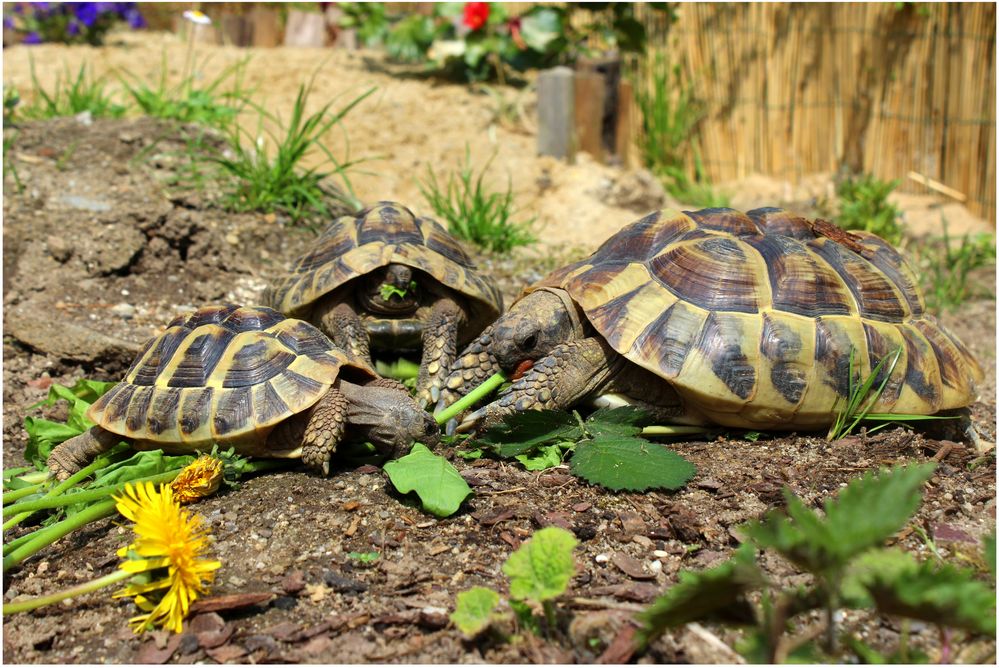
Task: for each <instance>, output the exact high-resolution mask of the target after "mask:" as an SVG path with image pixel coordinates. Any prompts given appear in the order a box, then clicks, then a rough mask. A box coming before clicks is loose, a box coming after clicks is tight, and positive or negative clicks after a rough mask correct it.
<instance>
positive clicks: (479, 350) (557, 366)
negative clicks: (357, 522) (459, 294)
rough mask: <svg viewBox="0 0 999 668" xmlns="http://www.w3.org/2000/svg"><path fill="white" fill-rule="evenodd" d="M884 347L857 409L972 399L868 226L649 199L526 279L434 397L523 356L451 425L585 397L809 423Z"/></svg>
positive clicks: (911, 282) (454, 394) (669, 411)
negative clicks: (551, 268)
mask: <svg viewBox="0 0 999 668" xmlns="http://www.w3.org/2000/svg"><path fill="white" fill-rule="evenodd" d="M899 347H901V356H900V357H899V359H898V362H897V365H896V368H895V371H894V373H893V374H892V376H891V377H890V379H889V381H888V383H887V386H886V388H885V390H884V392H883V394H882V395H881V397H880V399H879V400H878V402H877V403H876V404H875V405H874V407H873V411H874V412H879V413H910V414H932V413H936V412H938V411H941V410H944V409H953V408H959V407H963V406H967V405H968V404H969V403H971V402H973V401H974V400H975V397H976V390H975V382H976V381H980V380H981V378H982V370H981V368H980V367H979V365H978V364H977V362H976V361H975V360H974V358H973V357H972V356H971V354H970V353H969V351H968V349H967V348H965V346H964V345H963V344H962V343H961V341H959V340H958V339H957V337H955V336H954V335H953V334H951V333H950V332H948V331H947V330H946V329H945V328H944V327H943V326H942V325H940V323H938V322H937V321H936V319H934V318H933V316H931V315H929V314H927V313H925V312H924V304H923V298H922V295H921V294H920V291H919V288H918V287H917V281H916V277H915V275H914V274H913V271H912V269H911V268H910V267H909V266H908V264H906V262H905V261H904V260H903V259H902V257H901V256H900V255H899V253H898V252H896V251H895V250H894V249H893V248H892V247H891V246H890V245H889V244H888V243H887V242H885V241H883V240H882V239H880V238H879V237H877V236H875V235H873V234H869V233H865V232H844V231H842V230H841V229H839V228H838V227H836V226H835V225H833V224H832V223H828V222H826V221H821V220H818V221H814V222H811V221H808V220H805V219H804V218H801V217H799V216H796V215H794V214H792V213H789V212H785V211H782V210H780V209H774V208H764V209H756V210H755V211H750V212H748V213H740V212H738V211H734V210H732V209H704V210H701V211H687V212H683V213H680V212H677V211H659V212H655V213H652V214H651V215H649V216H647V217H645V218H642V219H641V220H639V221H637V222H635V223H633V224H631V225H629V226H627V227H625V228H624V229H622V230H621V231H620V232H618V233H617V234H615V235H614V236H612V237H611V238H610V239H608V240H607V241H606V242H605V243H604V244H603V245H602V246H601V247H600V248H599V249H598V250H597V251H596V252H595V253H593V254H592V255H591V256H590V257H588V258H586V259H585V260H582V261H580V262H576V263H575V264H570V265H568V266H566V267H564V268H562V269H559V270H556V271H555V272H553V273H552V274H551V275H549V276H548V277H547V278H545V279H543V280H542V281H540V282H539V283H537V284H535V285H533V286H531V287H529V288H527V290H526V291H525V294H524V295H522V296H521V298H520V299H519V300H518V301H517V302H515V303H514V304H513V306H512V307H511V308H510V310H509V312H507V313H506V314H505V315H504V316H503V317H502V318H501V319H499V320H498V321H497V322H496V323H494V324H493V325H492V326H491V327H489V328H488V329H486V330H485V331H484V332H483V333H482V335H481V336H480V337H479V338H478V339H477V340H476V341H474V342H473V343H472V344H471V345H470V346H469V347H468V348H467V349H466V350H465V351H464V352H463V353H462V354H461V355H460V356H459V358H458V359H457V360H456V362H455V365H454V366H453V368H452V370H451V372H450V374H449V376H448V378H447V380H446V381H445V389H444V390H443V393H442V398H441V400H440V402H439V404H438V409H440V408H442V407H444V406H446V405H448V404H450V403H453V402H454V401H455V400H456V399H457V398H458V397H459V396H461V395H463V394H466V393H467V392H468V391H469V389H470V388H472V387H474V386H475V385H478V384H479V383H480V382H481V381H482V380H483V379H485V378H486V377H488V376H489V375H491V374H492V373H493V372H495V371H499V370H503V371H505V372H507V373H510V372H512V371H514V370H515V369H518V367H520V369H523V368H524V367H525V366H528V365H532V368H531V369H530V370H529V371H527V373H525V374H524V375H523V376H522V377H521V378H519V379H518V380H516V381H515V382H514V383H513V385H512V386H511V387H510V388H509V390H508V391H507V392H506V393H505V394H503V395H502V396H501V397H500V398H499V399H497V400H496V401H494V402H493V403H491V404H489V405H488V406H486V407H485V408H483V409H480V410H479V411H477V412H475V413H473V414H472V415H471V416H469V417H468V418H466V421H465V422H464V423H463V425H462V428H468V427H470V426H472V425H473V424H475V423H476V422H477V421H479V420H481V419H482V418H484V417H485V418H490V421H492V419H495V418H498V417H500V416H502V415H505V414H507V413H510V412H513V411H515V410H525V409H543V408H565V407H568V406H571V405H573V404H575V403H577V402H581V401H583V400H587V399H594V398H596V397H601V398H602V404H603V405H608V404H614V403H620V402H621V401H625V402H627V403H632V404H637V405H639V406H644V407H646V408H648V409H650V410H652V412H653V413H654V414H656V416H657V417H659V418H660V419H669V420H670V421H672V422H674V423H680V424H684V423H685V424H709V423H710V424H719V425H724V426H729V427H740V428H750V429H809V428H819V427H824V426H827V425H829V424H830V423H832V421H833V420H834V418H835V415H836V412H837V410H838V409H839V408H840V407H841V406H842V405H843V400H844V397H846V395H847V394H848V392H849V388H850V384H851V377H852V379H853V381H854V382H856V380H857V379H858V378H859V377H867V376H869V375H870V373H871V369H872V368H874V367H875V366H876V365H877V363H878V361H879V360H881V359H882V358H885V357H886V356H888V355H890V354H893V353H894V351H895V350H896V349H897V348H899ZM851 351H853V358H854V362H853V369H852V370H851ZM886 369H887V364H886V365H885V367H883V368H882V371H881V374H884V373H885V372H886ZM664 381H665V382H664ZM880 381H881V378H879V379H878V382H879V383H880ZM448 428H449V430H453V428H454V423H453V422H452V423H451V424H450V425H449V427H448Z"/></svg>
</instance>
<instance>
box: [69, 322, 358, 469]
mask: <svg viewBox="0 0 999 668" xmlns="http://www.w3.org/2000/svg"><path fill="white" fill-rule="evenodd" d="M348 366H349V367H351V368H356V369H357V370H358V371H359V372H361V373H362V374H363V375H366V376H371V377H374V372H372V371H371V370H370V369H368V368H367V367H366V366H365V365H364V364H363V363H362V362H360V361H358V360H355V359H353V358H351V357H349V356H348V355H347V353H345V352H343V351H341V350H339V349H338V348H336V347H335V346H334V345H333V344H332V342H331V341H330V340H329V339H328V338H327V337H326V335H324V334H323V333H322V332H320V331H319V330H318V329H316V328H315V327H313V326H312V325H310V324H309V323H307V322H303V321H301V320H294V319H291V318H286V317H284V316H283V315H281V314H280V313H278V312H276V311H274V310H272V309H269V308H263V307H255V306H235V305H232V304H219V305H212V306H206V307H203V308H201V309H198V310H197V311H195V312H194V313H191V314H189V315H183V316H180V317H178V318H175V319H174V320H173V321H172V322H171V323H170V324H169V325H168V326H167V329H166V331H165V332H163V333H162V334H160V335H159V336H156V337H154V338H153V339H151V340H150V341H149V342H148V343H147V344H146V345H145V348H144V349H143V350H142V352H141V353H139V355H138V357H136V359H135V361H134V362H132V366H131V367H130V368H129V369H128V372H127V373H126V374H125V378H124V380H122V382H120V383H118V384H117V385H115V386H114V387H113V388H111V390H110V391H108V392H107V393H106V394H104V395H103V396H102V397H101V398H100V399H98V400H97V401H96V402H94V404H93V405H92V406H91V407H90V409H89V411H88V412H87V417H89V418H90V419H91V420H92V421H93V422H95V423H96V424H98V425H100V426H101V427H103V428H104V429H107V430H108V431H110V432H113V433H115V434H120V435H121V436H125V437H128V438H131V439H135V440H136V441H139V442H151V443H160V444H172V445H175V446H183V447H184V448H194V447H196V446H203V445H207V444H210V443H213V442H218V443H239V442H245V441H250V442H252V441H262V440H264V439H265V437H266V435H267V433H268V432H269V430H270V428H271V427H273V426H274V425H276V424H278V423H279V422H281V421H282V420H285V419H286V418H288V417H291V416H292V415H295V414H296V413H299V412H301V411H303V410H305V409H307V408H309V407H311V406H312V405H313V404H315V403H316V402H317V401H318V400H319V399H320V398H321V397H322V396H323V395H324V394H326V392H327V390H328V389H329V388H330V386H331V385H332V384H333V382H334V381H335V380H336V378H337V375H338V373H340V371H341V369H342V368H345V367H348ZM272 454H273V453H272Z"/></svg>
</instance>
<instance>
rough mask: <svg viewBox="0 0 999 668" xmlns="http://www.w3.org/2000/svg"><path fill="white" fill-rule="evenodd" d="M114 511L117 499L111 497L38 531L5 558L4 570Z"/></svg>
mask: <svg viewBox="0 0 999 668" xmlns="http://www.w3.org/2000/svg"><path fill="white" fill-rule="evenodd" d="M114 513H115V501H114V500H113V499H111V500H108V501H105V502H103V503H98V504H95V505H93V506H90V507H89V508H86V509H85V510H81V511H80V512H78V513H77V514H75V515H73V516H72V517H68V518H66V519H64V520H63V521H62V522H59V523H58V524H53V525H52V526H50V527H46V528H45V529H41V530H40V531H36V532H35V533H34V534H32V535H33V536H34V537H33V538H32V539H31V540H29V541H27V542H25V543H24V544H23V545H21V546H20V547H18V548H17V549H16V550H12V551H11V553H10V554H8V555H6V556H5V557H4V558H3V570H4V571H7V570H8V569H10V568H13V567H14V566H17V565H18V564H19V563H21V562H22V561H24V560H25V559H27V558H28V557H30V556H31V555H33V554H34V553H36V552H38V551H39V550H41V549H42V548H44V547H48V546H49V545H51V544H52V543H54V542H56V541H57V540H59V539H60V538H62V537H63V536H65V535H66V534H68V533H70V532H72V531H74V530H76V529H78V528H79V527H82V526H83V525H84V524H87V523H88V522H93V521H95V520H99V519H101V518H104V517H108V516H109V515H113V514H114Z"/></svg>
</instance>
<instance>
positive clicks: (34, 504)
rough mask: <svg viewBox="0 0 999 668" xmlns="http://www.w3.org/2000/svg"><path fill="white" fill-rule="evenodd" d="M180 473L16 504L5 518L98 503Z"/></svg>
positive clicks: (6, 512)
mask: <svg viewBox="0 0 999 668" xmlns="http://www.w3.org/2000/svg"><path fill="white" fill-rule="evenodd" d="M178 473H180V469H176V470H174V471H167V472H166V473H160V474H157V475H154V476H148V477H146V478H138V479H136V480H128V481H126V482H122V483H118V484H117V485H112V486H110V487H101V488H99V489H88V490H85V491H82V492H74V493H73V494H62V495H60V496H58V497H52V498H42V499H36V500H35V501H24V502H22V503H15V504H14V505H11V506H7V507H6V508H4V509H3V516H4V517H7V516H8V515H13V514H15V513H22V512H27V511H35V510H44V509H46V508H59V507H61V506H69V505H72V504H74V503H86V502H88V501H97V500H99V499H103V498H104V497H107V496H111V495H112V494H117V493H118V492H121V491H122V490H124V489H125V485H126V484H127V483H129V482H130V483H133V484H134V483H137V482H151V483H153V484H157V483H161V482H170V481H172V480H173V479H174V478H176V477H177V474H178Z"/></svg>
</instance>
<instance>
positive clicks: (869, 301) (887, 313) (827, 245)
mask: <svg viewBox="0 0 999 668" xmlns="http://www.w3.org/2000/svg"><path fill="white" fill-rule="evenodd" d="M809 247H810V248H811V249H812V250H813V251H815V253H817V254H818V255H819V256H821V257H822V259H824V260H825V261H826V262H828V263H829V265H830V266H831V267H832V268H833V269H834V270H835V271H836V273H837V274H839V276H840V277H841V278H842V279H843V282H844V283H846V285H847V287H848V288H850V292H851V293H852V294H853V296H854V298H855V299H856V300H857V304H859V306H860V312H861V313H862V314H863V315H864V317H867V318H871V319H873V320H880V321H882V322H901V321H902V320H903V319H904V318H905V316H906V315H907V313H906V308H905V306H904V305H903V304H902V302H900V301H899V298H898V295H897V293H896V292H895V290H893V289H892V284H891V282H890V281H889V280H888V279H887V278H886V277H885V275H884V274H883V273H881V272H879V271H877V270H876V269H875V268H874V266H873V265H872V264H871V263H869V262H868V261H867V260H865V259H864V258H862V257H861V256H859V255H857V254H856V253H854V252H853V251H851V250H850V249H849V248H846V247H845V246H842V245H840V244H838V243H836V242H834V241H832V240H829V239H820V240H818V241H815V242H814V243H811V244H809Z"/></svg>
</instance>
